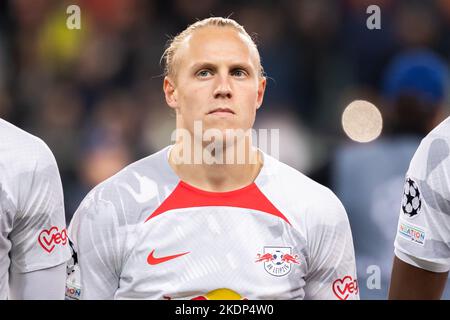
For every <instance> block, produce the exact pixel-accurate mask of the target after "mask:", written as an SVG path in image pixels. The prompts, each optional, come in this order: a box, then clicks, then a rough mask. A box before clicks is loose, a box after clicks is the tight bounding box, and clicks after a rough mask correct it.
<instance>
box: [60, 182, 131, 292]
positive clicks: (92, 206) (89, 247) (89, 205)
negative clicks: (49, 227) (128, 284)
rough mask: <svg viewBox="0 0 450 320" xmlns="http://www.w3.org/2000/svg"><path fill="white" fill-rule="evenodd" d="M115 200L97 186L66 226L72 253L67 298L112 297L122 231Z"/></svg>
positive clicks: (111, 192) (123, 226) (107, 191)
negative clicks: (67, 226)
mask: <svg viewBox="0 0 450 320" xmlns="http://www.w3.org/2000/svg"><path fill="white" fill-rule="evenodd" d="M116 197H117V198H116ZM118 199H120V198H119V195H118V194H116V193H115V192H114V190H112V189H110V188H104V187H103V186H102V185H100V186H98V187H96V188H95V189H94V190H93V191H91V192H90V193H89V194H88V196H86V198H85V199H84V200H83V201H82V203H81V204H80V206H79V208H78V209H77V211H76V212H75V214H74V217H73V218H72V221H71V223H70V226H69V238H70V241H71V247H72V249H73V254H72V260H71V262H70V263H69V264H68V278H67V282H66V297H67V298H68V299H89V300H94V299H95V300H96V299H102V300H105V299H113V298H114V294H115V292H116V291H117V289H118V287H119V277H120V272H121V268H122V257H123V246H124V240H123V232H122V230H123V229H122V228H125V225H124V222H123V221H119V220H120V218H119V217H120V212H119V211H120V210H121V209H120V208H118V205H117V204H116V201H119V202H120V200H118ZM119 207H120V203H119Z"/></svg>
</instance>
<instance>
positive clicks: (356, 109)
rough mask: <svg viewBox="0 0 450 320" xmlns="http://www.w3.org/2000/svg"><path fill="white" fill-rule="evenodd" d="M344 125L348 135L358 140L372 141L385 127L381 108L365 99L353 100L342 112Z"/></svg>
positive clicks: (363, 141)
mask: <svg viewBox="0 0 450 320" xmlns="http://www.w3.org/2000/svg"><path fill="white" fill-rule="evenodd" d="M342 127H343V129H344V132H345V133H346V134H347V136H348V137H349V138H350V139H352V140H354V141H356V142H361V143H365V142H370V141H373V140H375V139H376V138H378V136H379V135H380V134H381V131H382V129H383V118H382V116H381V112H380V110H378V108H377V107H376V106H375V105H373V104H372V103H370V102H368V101H364V100H355V101H353V102H351V103H350V104H349V105H348V106H347V107H346V108H345V110H344V112H343V113H342Z"/></svg>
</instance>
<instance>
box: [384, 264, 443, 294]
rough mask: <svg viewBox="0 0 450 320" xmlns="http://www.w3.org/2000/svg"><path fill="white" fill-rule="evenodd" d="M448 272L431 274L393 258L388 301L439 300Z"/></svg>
mask: <svg viewBox="0 0 450 320" xmlns="http://www.w3.org/2000/svg"><path fill="white" fill-rule="evenodd" d="M447 276H448V272H431V271H428V270H424V269H421V268H417V267H414V266H412V265H411V264H409V263H406V262H404V261H402V260H400V259H399V258H397V257H395V258H394V266H393V269H392V276H391V285H390V288H389V299H390V300H399V299H401V300H417V299H421V300H423V299H440V298H441V296H442V293H443V292H444V288H445V283H446V281H447Z"/></svg>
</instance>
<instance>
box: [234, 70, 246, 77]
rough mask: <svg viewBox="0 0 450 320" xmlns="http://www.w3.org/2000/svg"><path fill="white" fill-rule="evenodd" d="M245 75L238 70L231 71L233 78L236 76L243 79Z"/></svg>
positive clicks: (242, 71)
mask: <svg viewBox="0 0 450 320" xmlns="http://www.w3.org/2000/svg"><path fill="white" fill-rule="evenodd" d="M246 75H247V73H246V72H245V71H244V70H240V69H238V70H234V71H233V76H236V77H244V76H246Z"/></svg>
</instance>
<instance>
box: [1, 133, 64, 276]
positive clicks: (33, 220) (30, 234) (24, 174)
mask: <svg viewBox="0 0 450 320" xmlns="http://www.w3.org/2000/svg"><path fill="white" fill-rule="evenodd" d="M27 152H29V161H28V162H27V163H28V164H27V166H26V168H21V169H20V170H17V172H18V173H17V175H16V176H15V177H14V180H15V181H13V183H14V184H15V187H14V188H15V190H16V193H17V208H16V210H17V212H16V214H15V215H14V218H13V219H14V222H13V226H14V227H13V229H12V231H11V232H10V234H9V238H10V240H11V250H10V257H11V266H10V268H11V271H12V272H16V273H25V272H32V271H36V270H40V269H46V268H51V267H54V266H57V265H60V264H62V263H64V262H66V261H67V260H68V259H69V257H70V251H69V248H68V238H67V231H66V221H65V215H64V199H63V191H62V184H61V178H60V176H59V171H58V166H57V164H56V160H55V158H54V156H53V154H52V153H51V151H50V149H49V148H48V147H47V145H46V144H45V143H44V142H43V141H41V140H36V143H35V144H33V145H32V146H31V147H30V149H29V150H27Z"/></svg>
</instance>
